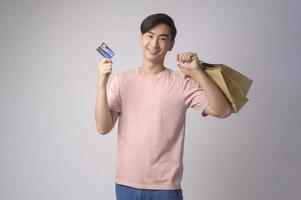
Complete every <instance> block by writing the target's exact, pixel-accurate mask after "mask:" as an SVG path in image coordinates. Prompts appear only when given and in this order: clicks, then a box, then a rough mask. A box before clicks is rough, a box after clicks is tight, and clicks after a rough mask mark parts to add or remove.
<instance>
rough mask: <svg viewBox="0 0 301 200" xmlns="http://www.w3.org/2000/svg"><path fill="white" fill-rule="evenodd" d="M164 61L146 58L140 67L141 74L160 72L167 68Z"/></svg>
mask: <svg viewBox="0 0 301 200" xmlns="http://www.w3.org/2000/svg"><path fill="white" fill-rule="evenodd" d="M163 63H164V62H163V61H162V62H157V63H154V62H149V61H147V60H144V61H143V63H142V67H140V68H139V69H140V73H141V74H158V73H160V72H161V71H163V70H164V69H165V67H164V64H163Z"/></svg>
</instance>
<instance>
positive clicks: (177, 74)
mask: <svg viewBox="0 0 301 200" xmlns="http://www.w3.org/2000/svg"><path fill="white" fill-rule="evenodd" d="M169 73H170V76H171V77H173V78H174V79H176V80H177V82H178V83H180V85H181V86H182V87H183V88H184V89H185V88H186V89H187V88H198V86H199V84H198V82H197V81H195V80H193V79H192V78H190V77H189V76H186V75H185V74H183V73H182V72H181V71H180V70H179V69H176V70H171V69H169Z"/></svg>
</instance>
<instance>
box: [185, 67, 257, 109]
mask: <svg viewBox="0 0 301 200" xmlns="http://www.w3.org/2000/svg"><path fill="white" fill-rule="evenodd" d="M202 66H203V67H204V70H205V72H206V73H207V75H208V76H209V77H210V78H211V79H212V80H213V81H214V82H215V83H216V85H217V86H218V87H219V89H220V90H221V91H222V92H223V93H224V95H225V97H226V98H227V100H228V102H229V104H230V105H231V108H232V112H233V113H237V112H238V111H239V110H240V109H241V108H242V107H243V106H244V105H245V104H246V103H247V102H248V98H247V94H248V91H249V89H250V87H251V84H252V80H250V79H249V78H248V77H246V76H245V75H243V74H241V73H240V72H238V71H236V70H234V69H232V68H230V67H228V66H226V65H224V64H209V63H202ZM180 71H181V72H182V73H183V74H185V75H188V76H190V77H191V75H190V74H189V73H188V71H187V70H186V69H184V68H181V70H180ZM191 78H193V79H195V78H194V77H191Z"/></svg>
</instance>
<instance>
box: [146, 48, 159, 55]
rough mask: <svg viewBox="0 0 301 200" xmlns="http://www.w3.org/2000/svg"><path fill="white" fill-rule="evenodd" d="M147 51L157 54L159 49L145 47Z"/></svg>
mask: <svg viewBox="0 0 301 200" xmlns="http://www.w3.org/2000/svg"><path fill="white" fill-rule="evenodd" d="M147 51H148V52H149V54H151V55H157V54H158V53H159V52H160V51H159V50H157V49H147Z"/></svg>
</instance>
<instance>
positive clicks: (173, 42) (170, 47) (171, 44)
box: [168, 40, 175, 51]
mask: <svg viewBox="0 0 301 200" xmlns="http://www.w3.org/2000/svg"><path fill="white" fill-rule="evenodd" d="M174 45H175V40H173V41H172V42H171V43H170V46H169V49H168V51H171V50H172V48H173V46H174Z"/></svg>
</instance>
